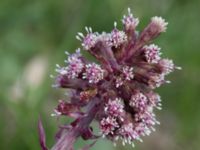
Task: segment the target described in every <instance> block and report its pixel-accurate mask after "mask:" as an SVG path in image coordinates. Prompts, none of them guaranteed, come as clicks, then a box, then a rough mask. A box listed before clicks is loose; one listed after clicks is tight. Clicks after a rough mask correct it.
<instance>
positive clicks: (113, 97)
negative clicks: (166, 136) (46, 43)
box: [40, 9, 180, 150]
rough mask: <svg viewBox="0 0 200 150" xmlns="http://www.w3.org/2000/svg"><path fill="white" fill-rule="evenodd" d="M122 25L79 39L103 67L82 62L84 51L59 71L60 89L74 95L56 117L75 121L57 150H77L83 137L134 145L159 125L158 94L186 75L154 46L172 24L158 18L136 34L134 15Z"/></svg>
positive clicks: (65, 130)
mask: <svg viewBox="0 0 200 150" xmlns="http://www.w3.org/2000/svg"><path fill="white" fill-rule="evenodd" d="M122 23H123V25H124V30H119V29H117V24H116V23H114V29H113V30H112V31H111V32H109V33H105V32H103V33H102V34H98V33H97V32H94V33H93V32H92V29H91V28H86V31H87V34H86V35H83V34H82V33H78V36H77V39H79V40H80V41H81V42H82V43H81V45H82V46H83V48H84V49H85V50H87V52H89V54H91V55H92V56H93V57H94V58H96V59H97V62H98V63H94V62H91V61H90V60H88V59H87V58H85V57H84V56H82V55H81V53H80V49H78V50H77V51H76V53H74V54H68V58H67V60H66V63H67V65H66V66H64V67H60V66H59V65H57V69H56V71H57V72H58V75H57V77H56V79H55V80H56V84H55V86H56V87H61V88H67V89H68V90H69V91H70V95H69V96H68V97H67V99H68V100H67V101H60V102H59V104H58V106H57V108H56V109H55V110H54V112H55V114H54V116H61V115H62V116H65V117H66V116H68V117H72V118H74V119H75V120H74V121H72V122H71V123H70V124H69V125H65V126H64V128H61V129H60V130H59V132H58V135H59V136H58V137H59V138H58V140H57V143H56V144H55V146H54V147H53V150H58V149H59V150H64V149H67V150H68V149H70V150H71V149H73V144H74V142H75V141H76V139H77V138H78V137H82V138H83V139H84V140H86V139H87V140H88V139H97V138H99V137H102V136H103V137H105V138H107V139H109V140H111V141H113V142H116V141H117V140H121V141H122V143H123V144H126V143H128V144H132V145H134V144H133V143H134V142H135V141H136V140H139V141H142V139H141V138H142V136H144V135H149V134H150V133H151V132H152V131H155V125H156V124H159V122H158V121H157V120H156V115H155V113H154V109H155V108H157V109H161V99H160V96H159V95H158V94H157V93H155V92H154V89H155V88H157V87H159V86H160V85H162V84H164V83H169V81H166V80H165V78H166V75H168V74H169V73H171V72H172V71H174V70H175V69H180V67H175V65H174V64H173V62H172V60H169V59H162V58H161V55H160V54H161V52H160V51H161V49H160V48H159V47H158V46H156V45H155V44H150V45H149V42H152V40H153V39H155V38H156V37H158V36H159V35H160V34H161V33H162V32H165V31H166V26H167V23H166V22H165V20H164V19H162V18H161V17H153V18H152V19H151V21H150V23H149V24H148V25H147V27H146V28H144V30H143V31H142V32H138V33H137V34H136V32H135V28H136V26H137V25H138V23H139V19H137V18H134V17H133V15H132V13H131V12H130V9H129V10H128V15H127V16H125V17H124V18H123V20H122ZM139 33H140V34H139ZM93 120H95V121H97V122H98V123H99V130H100V132H99V133H100V134H99V135H95V134H94V133H93V130H92V125H91V123H92V121H93ZM40 129H41V128H40ZM40 131H42V130H40ZM41 143H44V139H43V140H42V142H41ZM43 145H44V144H43ZM89 147H91V145H90V146H89Z"/></svg>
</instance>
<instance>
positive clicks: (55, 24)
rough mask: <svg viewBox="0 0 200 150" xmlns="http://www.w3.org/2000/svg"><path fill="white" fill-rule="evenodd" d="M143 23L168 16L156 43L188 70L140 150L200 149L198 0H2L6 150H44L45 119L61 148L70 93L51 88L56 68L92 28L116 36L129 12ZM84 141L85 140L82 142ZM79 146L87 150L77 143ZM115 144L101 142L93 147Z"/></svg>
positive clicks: (0, 62) (1, 141)
mask: <svg viewBox="0 0 200 150" xmlns="http://www.w3.org/2000/svg"><path fill="white" fill-rule="evenodd" d="M128 7H130V8H131V9H132V11H133V12H134V15H135V16H138V17H139V18H140V21H141V23H140V25H139V27H138V29H140V30H141V29H142V28H143V27H144V26H145V25H146V24H147V23H148V21H149V20H150V17H152V16H155V15H158V16H163V17H164V18H166V20H167V21H169V26H168V30H167V32H166V33H164V34H163V35H161V37H160V38H159V39H157V40H156V43H157V44H159V45H160V46H161V47H162V49H163V55H164V56H167V57H169V58H172V59H173V60H174V62H175V63H176V64H177V65H179V66H181V67H182V68H183V70H182V71H176V72H174V73H172V74H171V75H170V76H169V77H168V79H169V80H171V81H172V84H168V85H165V86H162V87H161V88H160V89H159V90H158V91H159V92H160V94H161V95H162V99H163V110H162V111H159V112H157V115H158V118H159V120H160V122H161V125H160V126H157V131H156V132H155V133H153V134H151V136H149V137H145V138H144V142H143V143H138V142H136V148H134V149H135V150H147V149H148V150H182V149H184V150H199V149H200V100H199V96H200V50H199V47H200V16H199V15H200V2H199V1H198V0H76V1H75V0H57V1H56V0H0V150H15V149H16V150H37V149H40V147H39V144H38V134H37V120H38V117H39V114H41V116H42V120H43V123H44V127H45V130H46V134H47V144H48V145H49V146H51V145H52V144H53V143H54V134H55V132H56V129H57V124H56V119H55V118H53V117H51V116H50V114H51V113H52V112H53V109H54V107H55V106H56V104H57V100H58V99H59V98H61V97H63V96H62V95H63V93H64V91H63V90H55V89H52V88H51V84H52V83H53V81H52V80H51V79H50V78H49V75H50V74H54V68H55V64H56V63H59V64H64V63H63V61H64V59H65V57H66V56H65V55H64V51H66V50H68V51H70V52H72V51H74V49H75V48H76V47H79V46H80V43H79V42H78V41H77V40H76V39H75V35H76V33H77V32H78V31H84V26H91V27H92V28H93V30H95V31H99V32H101V31H103V30H104V31H110V30H111V29H112V28H113V22H114V21H118V22H119V23H118V26H119V27H120V26H121V24H120V21H121V18H122V16H123V14H124V13H127V8H128ZM79 143H80V144H81V142H79ZM76 147H79V145H78V144H77V145H76ZM92 149H93V150H102V149H105V150H106V149H109V150H112V149H119V150H120V149H132V148H131V147H129V146H126V147H122V146H118V147H116V148H115V147H113V146H112V143H111V142H108V141H106V140H99V141H98V142H97V144H96V145H95V146H94V147H93V148H92Z"/></svg>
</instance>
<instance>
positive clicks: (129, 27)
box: [122, 8, 139, 31]
mask: <svg viewBox="0 0 200 150" xmlns="http://www.w3.org/2000/svg"><path fill="white" fill-rule="evenodd" d="M122 23H123V25H124V28H125V30H126V31H133V30H135V28H136V26H137V25H138V24H139V19H138V18H134V17H133V14H132V13H131V9H130V8H128V15H127V16H125V15H124V17H123V19H122Z"/></svg>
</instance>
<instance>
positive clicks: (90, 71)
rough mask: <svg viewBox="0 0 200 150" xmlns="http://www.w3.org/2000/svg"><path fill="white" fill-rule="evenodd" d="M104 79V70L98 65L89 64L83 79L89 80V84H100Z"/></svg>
mask: <svg viewBox="0 0 200 150" xmlns="http://www.w3.org/2000/svg"><path fill="white" fill-rule="evenodd" d="M103 78H104V70H103V69H102V68H101V67H100V66H99V65H97V64H95V63H92V64H87V65H86V69H85V73H84V74H83V79H88V80H89V83H98V82H99V81H100V80H102V79H103Z"/></svg>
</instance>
